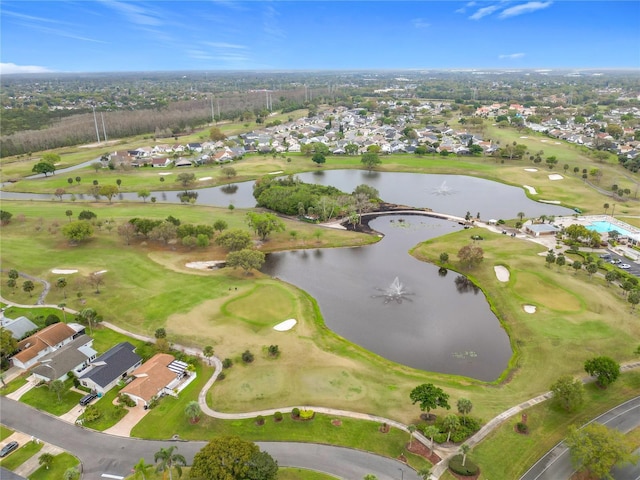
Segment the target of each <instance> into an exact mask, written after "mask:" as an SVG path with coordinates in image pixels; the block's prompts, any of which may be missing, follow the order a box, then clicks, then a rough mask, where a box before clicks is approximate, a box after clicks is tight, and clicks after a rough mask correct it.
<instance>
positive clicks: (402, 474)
mask: <svg viewBox="0 0 640 480" xmlns="http://www.w3.org/2000/svg"><path fill="white" fill-rule="evenodd" d="M398 470H400V475H401V477H400V480H404V470H403V469H402V468H400V467H398Z"/></svg>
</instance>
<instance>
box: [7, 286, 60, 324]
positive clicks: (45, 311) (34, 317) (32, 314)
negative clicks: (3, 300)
mask: <svg viewBox="0 0 640 480" xmlns="http://www.w3.org/2000/svg"><path fill="white" fill-rule="evenodd" d="M3 294H5V293H4V292H3ZM11 298H13V297H11ZM4 315H5V316H6V317H7V318H18V317H22V316H24V317H27V318H28V319H29V320H31V321H32V322H33V323H35V324H36V325H37V326H38V328H42V327H44V326H45V320H46V319H47V317H48V316H49V315H55V316H57V317H58V318H59V319H60V320H61V321H64V318H65V315H64V314H63V313H62V311H61V310H58V309H56V308H48V307H43V308H23V307H7V309H6V310H5V311H4ZM71 318H72V317H71V316H68V317H67V319H69V320H70V319H71Z"/></svg>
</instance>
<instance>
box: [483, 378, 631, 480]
mask: <svg viewBox="0 0 640 480" xmlns="http://www.w3.org/2000/svg"><path fill="white" fill-rule="evenodd" d="M638 391H640V372H633V373H626V374H624V375H623V376H622V377H621V378H620V380H618V382H616V383H614V384H613V385H611V386H610V387H609V388H608V389H607V390H601V389H599V388H597V387H596V386H595V384H589V385H587V386H586V388H585V393H586V400H587V402H586V404H585V405H584V406H583V407H582V408H581V409H580V410H578V411H577V412H575V413H566V412H564V411H563V410H561V409H559V408H557V407H556V406H555V405H553V404H552V403H550V402H544V403H542V404H539V405H537V406H535V407H532V408H529V409H527V411H526V413H527V417H528V418H527V424H528V425H529V434H528V435H520V434H518V433H516V432H515V431H514V428H515V424H516V423H517V422H519V421H520V420H521V418H520V416H515V417H513V418H511V419H510V420H508V421H507V422H505V424H504V425H502V426H501V427H500V428H499V429H498V430H496V431H495V432H494V433H492V434H491V435H490V436H489V437H488V438H487V439H486V440H484V441H483V442H482V443H480V445H478V446H477V447H476V448H474V450H473V453H472V458H473V460H474V462H476V463H478V464H480V465H481V468H482V471H483V473H484V476H485V477H486V478H519V477H520V476H521V475H522V474H523V473H524V472H525V471H526V470H527V469H528V468H529V467H530V466H531V465H533V464H534V463H535V462H536V461H537V460H538V459H539V458H540V457H541V456H542V455H544V454H545V453H546V452H547V451H548V450H549V449H551V448H552V447H553V446H554V445H555V444H557V443H558V442H559V441H561V440H562V439H563V438H564V436H565V434H566V432H567V428H568V427H569V425H572V424H576V425H582V424H584V423H586V422H588V421H589V420H591V419H592V418H594V417H596V416H598V415H599V414H600V413H603V412H605V411H607V410H608V409H610V408H612V407H614V406H616V405H618V404H620V403H622V402H624V401H625V400H627V399H629V398H631V397H633V396H636V395H637V394H638ZM505 452H508V455H509V457H508V458H509V459H510V460H509V461H508V462H505V461H502V460H503V459H504V458H505Z"/></svg>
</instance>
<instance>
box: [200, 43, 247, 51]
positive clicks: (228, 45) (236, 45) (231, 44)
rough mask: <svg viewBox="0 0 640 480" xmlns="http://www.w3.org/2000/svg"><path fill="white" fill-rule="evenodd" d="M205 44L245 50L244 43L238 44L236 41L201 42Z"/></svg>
mask: <svg viewBox="0 0 640 480" xmlns="http://www.w3.org/2000/svg"><path fill="white" fill-rule="evenodd" d="M202 43H203V44H205V45H208V46H210V47H213V48H232V49H237V50H246V48H247V47H246V45H239V44H236V43H226V42H202Z"/></svg>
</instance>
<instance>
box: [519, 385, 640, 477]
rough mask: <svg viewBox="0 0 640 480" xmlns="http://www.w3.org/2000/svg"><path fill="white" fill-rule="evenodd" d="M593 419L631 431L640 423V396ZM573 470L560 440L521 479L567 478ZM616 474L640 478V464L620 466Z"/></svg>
mask: <svg viewBox="0 0 640 480" xmlns="http://www.w3.org/2000/svg"><path fill="white" fill-rule="evenodd" d="M592 421H593V422H597V423H601V424H603V425H607V426H608V427H610V428H615V429H616V430H620V431H621V432H623V433H626V432H629V431H631V430H633V429H634V428H636V427H638V426H639V425H640V397H636V398H633V399H631V400H629V401H627V402H625V403H623V404H621V405H618V406H617V407H615V408H612V409H611V410H609V411H608V412H606V413H603V414H602V415H600V416H599V417H597V418H595V419H594V420H592ZM589 423H591V422H589ZM573 472H574V468H573V466H572V464H571V457H570V455H569V449H568V448H567V447H566V445H565V444H564V442H560V443H559V444H558V445H556V446H555V447H554V448H552V449H551V450H550V451H549V452H548V453H547V454H546V455H545V456H544V457H542V458H541V459H540V460H538V462H537V463H536V464H535V465H533V467H531V468H530V469H529V471H527V472H526V473H525V474H524V475H523V476H522V477H520V480H566V479H568V478H569V477H570V476H571V474H572V473H573ZM614 474H615V475H614V478H615V479H616V480H638V479H639V478H640V465H636V466H628V467H624V468H618V469H616V470H615V472H614Z"/></svg>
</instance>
